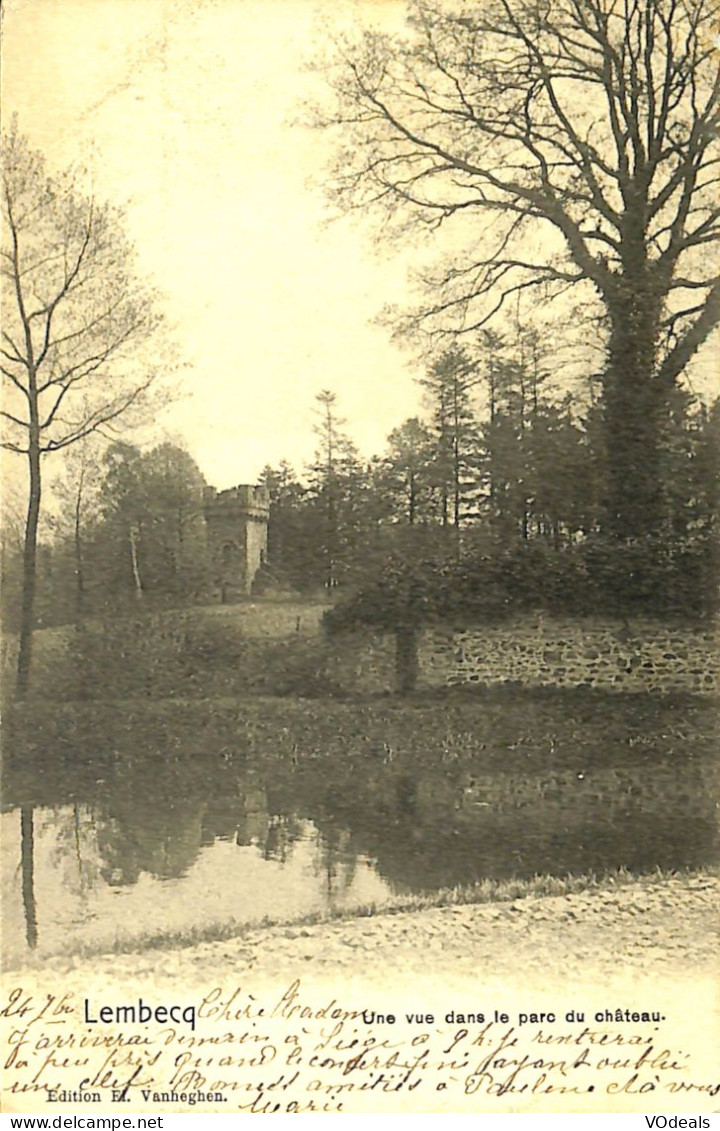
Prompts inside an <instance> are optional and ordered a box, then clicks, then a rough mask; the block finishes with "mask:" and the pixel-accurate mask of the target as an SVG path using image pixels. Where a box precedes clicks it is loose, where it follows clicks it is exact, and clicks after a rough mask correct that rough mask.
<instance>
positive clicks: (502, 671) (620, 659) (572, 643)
mask: <svg viewBox="0 0 720 1131" xmlns="http://www.w3.org/2000/svg"><path fill="white" fill-rule="evenodd" d="M353 639H354V641H355V642H354V643H353ZM392 643H393V641H392V637H391V636H385V637H379V636H374V637H371V636H368V635H358V636H357V637H350V638H348V639H347V640H346V641H345V643H344V645H343V647H342V653H343V655H344V656H345V658H344V660H343V661H342V662H341V663H340V662H339V666H338V676H339V677H340V674H341V676H342V679H341V682H343V684H344V685H345V686H348V688H350V687H352V689H354V690H356V691H366V692H377V691H384V690H390V689H391V688H392V687H393V679H394V671H393V668H394V665H393V663H392V660H391V654H390V653H391V645H392ZM348 653H349V655H348ZM341 669H342V671H341ZM489 683H519V684H524V685H526V686H528V687H597V688H602V689H605V690H615V691H659V692H669V691H678V690H681V691H691V692H701V693H708V694H712V693H713V692H715V691H717V689H718V664H717V652H716V649H715V641H714V637H713V633H712V631H710V629H708V630H702V629H701V628H699V627H696V626H689V625H685V624H682V625H681V624H671V623H662V622H658V621H633V622H632V623H631V624H629V623H627V622H620V621H612V620H609V619H608V620H602V619H593V620H590V619H586V620H582V621H573V620H569V619H568V620H560V619H550V618H546V617H544V616H536V617H528V618H524V619H522V620H515V621H513V622H507V623H504V624H502V625H483V626H482V627H479V626H467V627H463V628H452V629H451V628H447V629H440V628H432V629H427V630H425V631H424V632H423V633H422V634H421V635H420V639H419V679H418V687H419V688H423V687H426V688H436V687H444V686H455V685H462V684H470V685H472V684H489Z"/></svg>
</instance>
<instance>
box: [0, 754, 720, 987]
mask: <svg viewBox="0 0 720 1131" xmlns="http://www.w3.org/2000/svg"><path fill="white" fill-rule="evenodd" d="M160 753H161V754H162V756H158V753H157V752H156V753H155V754H154V755H152V754H149V753H148V752H147V751H142V750H139V752H138V753H137V754H136V755H132V754H128V753H127V752H125V753H124V754H123V755H122V756H119V755H118V752H117V751H113V750H106V751H105V752H101V753H97V752H94V751H88V750H87V749H84V750H82V751H78V752H77V756H74V753H73V751H65V754H64V756H63V760H62V765H57V764H54V763H45V764H44V765H43V766H41V767H38V766H36V767H34V768H32V772H31V768H29V767H27V766H25V767H24V771H23V773H22V775H21V774H19V773H17V772H15V771H12V770H11V772H10V773H9V774H8V775H7V776H6V790H5V800H6V807H5V812H4V813H3V816H2V822H3V830H2V832H3V843H4V846H5V850H4V853H3V867H4V874H3V877H2V887H3V905H4V909H5V910H4V920H5V930H4V935H3V948H4V957H5V961H6V963H8V964H10V965H12V964H16V963H18V962H22V961H23V960H24V959H25V958H27V957H28V955H29V953H30V952H31V951H34V952H35V954H36V955H39V956H47V955H51V954H57V953H72V952H97V951H102V950H110V949H113V948H117V947H121V948H128V947H131V946H136V945H137V946H142V945H148V944H149V943H150V942H152V941H153V940H155V941H157V940H160V939H168V938H170V939H177V941H192V940H193V939H194V938H199V937H203V936H205V937H212V935H213V932H215V933H217V934H227V933H230V932H232V930H233V929H235V928H238V929H239V928H240V927H241V926H243V925H246V924H253V923H259V922H261V921H263V920H264V919H271V920H273V921H279V922H283V921H293V920H297V919H299V918H301V917H303V916H307V915H310V914H318V915H324V914H328V913H331V912H333V911H337V910H351V909H353V908H360V907H365V906H367V905H374V906H376V907H378V908H382V906H383V904H386V903H388V902H390V901H392V900H393V899H396V898H397V897H398V896H401V895H407V894H413V893H432V892H433V891H436V890H438V889H440V888H448V887H456V886H458V885H465V884H471V883H473V882H475V881H479V880H483V879H485V878H490V879H505V878H510V877H519V878H529V877H532V876H534V875H536V874H552V875H560V876H564V875H567V874H569V873H572V874H580V873H583V872H588V871H594V872H599V873H602V872H607V871H613V870H616V869H618V868H620V867H624V868H626V869H629V870H631V871H637V872H639V871H646V870H648V869H651V868H653V867H662V868H668V869H670V868H679V867H697V866H701V865H707V864H711V863H713V862H715V860H716V859H717V837H716V823H715V810H714V807H713V804H712V802H711V800H710V798H711V792H712V791H711V789H710V788H709V783H708V780H707V768H706V764H705V763H704V762H703V761H702V760H701V759H695V758H693V757H691V756H688V757H685V758H682V759H678V758H677V757H675V758H670V757H664V756H662V754H660V755H659V754H658V752H657V751H653V750H650V751H648V752H647V753H646V754H645V756H644V757H641V758H639V757H637V756H633V757H630V753H628V756H627V758H626V759H625V760H622V759H618V758H617V757H615V758H614V759H613V760H612V762H611V763H610V764H608V765H602V763H601V762H600V764H598V760H596V761H595V763H594V764H593V766H592V768H588V765H587V764H586V761H587V760H584V761H583V762H582V763H581V762H579V761H578V762H577V764H573V763H572V760H570V761H569V762H568V763H566V764H565V765H563V766H560V767H554V768H549V767H546V768H543V767H542V766H538V765H534V766H533V767H531V768H527V767H523V766H519V767H518V765H517V764H513V763H512V762H509V763H507V765H506V766H505V768H504V769H503V768H498V767H497V766H494V767H493V768H492V769H489V768H487V767H485V768H484V765H483V761H482V759H480V760H478V759H474V760H472V761H471V760H468V759H464V760H463V759H460V760H456V761H451V762H448V761H447V760H446V756H445V752H440V751H438V753H437V757H435V758H434V757H433V756H432V752H430V753H428V752H427V751H425V754H424V757H423V759H422V763H421V764H416V765H413V764H411V763H410V762H409V761H408V760H407V759H404V760H401V761H400V762H397V761H392V760H390V759H389V758H387V757H383V748H382V747H380V748H379V749H377V750H374V751H372V752H371V753H370V755H368V756H367V757H364V758H359V757H357V758H348V759H343V758H340V757H337V756H328V757H325V758H323V757H320V756H313V757H312V758H308V759H299V760H298V759H294V758H289V759H283V760H282V761H279V760H277V759H274V760H273V759H263V758H255V759H247V758H240V759H235V758H233V757H231V756H228V755H227V753H226V752H223V751H220V752H218V751H216V750H211V751H208V752H206V753H204V754H197V753H195V754H194V755H193V756H192V757H188V756H186V755H182V756H177V757H174V758H168V757H167V756H166V752H160ZM385 753H386V754H387V752H385ZM329 755H332V751H330V752H329Z"/></svg>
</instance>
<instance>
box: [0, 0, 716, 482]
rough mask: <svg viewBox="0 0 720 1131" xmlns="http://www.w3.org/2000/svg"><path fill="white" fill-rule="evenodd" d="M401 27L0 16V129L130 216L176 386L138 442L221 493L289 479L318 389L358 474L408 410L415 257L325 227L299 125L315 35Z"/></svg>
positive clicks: (315, 145)
mask: <svg viewBox="0 0 720 1131" xmlns="http://www.w3.org/2000/svg"><path fill="white" fill-rule="evenodd" d="M403 13H404V3H403V2H402V0H6V3H5V5H4V35H3V40H4V42H3V68H2V94H3V117H4V120H5V121H6V122H7V121H9V119H10V116H11V114H12V113H13V112H16V113H17V116H18V124H19V128H20V130H21V131H22V132H23V133H25V134H26V135H27V136H28V137H29V139H30V141H31V143H32V144H33V145H35V146H36V147H38V148H40V149H41V150H42V151H43V153H44V154H45V156H46V158H47V161H48V163H49V164H50V166H51V167H54V168H58V169H59V168H64V167H66V166H68V165H71V164H74V163H78V162H81V163H83V164H84V165H85V166H86V167H87V169H88V171H89V172H88V176H89V177H90V178H91V180H92V186H93V191H94V193H95V194H96V196H97V197H98V198H100V199H105V200H110V201H112V202H114V203H118V204H124V205H125V207H126V214H127V223H128V229H129V235H130V237H131V239H132V240H133V242H134V243H135V245H136V247H137V250H138V256H139V267H140V269H141V270H142V272H143V274H145V275H147V276H148V277H149V278H151V279H152V280H153V282H154V283H155V284H156V286H157V287H158V288H159V290H160V291H161V292H162V293H163V296H164V298H163V307H164V310H165V312H166V314H167V316H168V319H169V321H170V323H171V325H172V326H173V335H174V340H175V343H176V347H175V349H176V356H177V358H178V360H179V361H180V362H181V363H182V374H183V377H182V385H181V387H180V395H179V396H178V398H177V399H176V401H175V403H174V404H173V405H172V406H170V407H169V408H168V409H167V410H165V411H164V412H163V413H161V414H160V415H159V416H158V418H157V419H156V420H155V421H154V424H153V427H152V429H151V430H148V429H146V430H145V432H144V433H143V434H142V439H143V440H144V442H145V443H151V442H155V441H157V440H162V439H170V440H172V441H174V442H181V443H183V444H185V445H186V446H187V448H188V450H189V451H190V453H191V454H192V455H193V457H194V458H195V459H196V461H197V462H198V464H199V466H200V468H201V470H202V472H203V473H204V475H205V477H206V479H207V480H208V482H210V483H212V484H213V485H215V486H216V487H218V488H220V489H222V488H224V487H228V486H231V485H233V484H236V483H240V482H253V481H255V480H256V479H257V477H258V475H259V473H260V471H261V469H262V468H263V466H264V465H265V464H267V463H270V464H277V463H278V462H279V461H280V460H282V459H287V460H289V462H290V463H292V464H294V465H295V466H296V468H298V470H301V469H302V466H303V465H304V464H305V463H306V462H307V461H309V460H310V459H311V457H312V453H313V450H314V448H315V445H316V437H315V435H314V433H313V426H314V424H315V422H316V419H317V418H316V415H315V412H314V403H315V402H314V398H315V396H316V394H317V393H318V392H319V391H320V390H321V389H325V388H329V389H331V390H333V391H334V392H335V393H336V394H337V397H338V408H339V412H340V414H341V416H343V417H344V418H345V419H346V421H347V429H348V431H349V432H350V434H351V436H352V437H353V439H354V440H355V441H356V443H357V444H358V446H359V447H360V450H361V451H362V452H363V453H364V454H365V455H367V456H369V455H371V454H373V453H375V452H379V451H381V450H382V449H383V448H384V446H385V440H386V437H387V435H388V433H389V432H390V430H391V429H392V428H394V427H395V426H397V425H398V424H399V423H401V422H402V420H404V419H405V418H407V417H409V416H413V415H416V414H417V413H418V412H419V411H421V409H422V391H421V390H420V388H419V387H418V385H417V383H416V378H417V377H419V376H421V375H422V374H421V371H420V367H419V365H418V363H417V362H415V361H413V358H412V356H411V355H409V354H408V353H406V352H403V351H402V350H401V349H400V347H399V346H398V345H396V344H393V342H392V341H391V339H390V335H389V331H388V330H387V329H386V328H384V327H382V326H380V325H378V323H377V316H378V314H379V313H380V311H381V310H382V308H383V307H384V306H385V305H386V304H391V303H396V302H400V304H402V303H403V301H404V300H407V299H408V298H410V297H411V292H410V289H409V283H408V272H409V269H410V267H411V266H412V263H413V262H414V261H415V259H416V258H417V256H418V255H419V254H422V253H421V252H418V250H417V249H416V248H412V249H408V250H407V251H404V250H401V249H399V248H398V247H397V246H396V245H395V246H387V245H385V244H383V243H382V242H379V241H378V240H377V238H376V232H375V229H374V228H373V227H372V225H371V222H370V221H369V220H367V219H363V218H359V217H353V218H352V219H351V218H348V217H344V218H335V219H334V220H333V221H332V222H329V216H330V213H329V209H328V205H327V201H326V197H325V193H324V188H323V186H324V183H325V182H326V180H327V168H328V164H329V161H330V159H331V157H332V149H331V143H330V140H329V139H328V138H327V137H326V136H324V135H322V134H320V133H318V132H317V131H313V130H310V129H308V128H307V127H305V126H303V125H302V124H300V121H299V119H301V117H302V115H303V113H304V111H305V107H306V105H307V102H308V99H312V98H313V97H315V96H317V95H318V94H321V92H322V90H323V89H324V88H323V85H322V79H321V77H320V75H319V74H318V73H317V71H313V69H312V68H311V66H310V64H311V63H312V62H313V61H314V60H317V59H318V58H319V57H321V55H322V52H323V51H324V50H326V49H327V47H328V44H329V39H330V36H331V35H332V34H334V33H337V32H338V31H341V32H342V31H344V30H347V29H349V28H351V27H353V26H357V25H359V24H363V25H366V24H368V23H374V24H376V25H377V26H379V27H381V28H382V29H384V30H388V31H390V32H391V33H397V32H399V31H400V30H401V28H402V26H403V24H402V18H403ZM712 369H713V372H714V373H716V369H715V366H714V365H713V366H712ZM705 371H706V373H707V374H709V373H710V363H709V362H708V361H707V360H706V362H705ZM700 373H701V376H702V366H701V367H700ZM706 383H707V382H706Z"/></svg>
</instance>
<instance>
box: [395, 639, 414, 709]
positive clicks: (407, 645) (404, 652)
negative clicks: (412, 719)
mask: <svg viewBox="0 0 720 1131" xmlns="http://www.w3.org/2000/svg"><path fill="white" fill-rule="evenodd" d="M395 673H396V676H397V688H398V692H399V693H400V695H411V694H412V692H413V691H414V690H415V687H416V685H417V677H418V640H417V628H416V627H415V625H408V624H402V625H398V627H397V628H396V629H395Z"/></svg>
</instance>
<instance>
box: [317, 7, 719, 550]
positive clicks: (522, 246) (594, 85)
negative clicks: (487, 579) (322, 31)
mask: <svg viewBox="0 0 720 1131" xmlns="http://www.w3.org/2000/svg"><path fill="white" fill-rule="evenodd" d="M719 19H720V3H719V2H718V0H482V2H481V3H469V2H467V0H447V2H443V3H425V2H423V0H415V2H414V3H413V4H412V6H411V8H410V12H409V17H408V25H409V35H408V37H407V38H406V39H402V40H399V39H398V38H390V37H389V36H384V35H381V34H378V33H375V32H366V33H365V34H364V36H363V37H362V38H361V39H359V40H358V41H356V42H345V43H344V44H341V45H339V47H338V49H337V52H336V54H335V56H334V59H333V61H332V62H331V64H330V69H329V77H330V82H331V85H332V87H333V89H334V92H335V97H334V101H333V103H332V106H331V108H330V109H329V110H323V111H321V112H320V115H319V124H320V125H323V126H326V127H334V128H337V127H339V128H340V131H341V134H340V139H339V142H338V145H339V160H338V163H337V168H336V170H335V175H334V177H333V180H332V188H331V191H332V193H333V195H334V196H335V198H336V200H337V201H338V202H339V203H340V205H341V206H342V207H344V208H353V209H366V208H372V207H375V206H379V207H380V208H381V209H382V210H383V213H384V215H386V216H387V215H389V216H390V219H391V221H392V223H393V224H395V225H398V226H399V228H400V231H401V234H407V232H408V231H409V230H414V231H417V230H418V229H419V228H421V227H422V226H424V227H425V228H426V229H428V230H430V231H437V230H438V229H442V230H443V231H445V230H446V229H449V232H448V233H447V235H448V236H449V246H450V247H451V248H452V249H453V251H452V254H451V255H450V257H449V259H446V261H445V263H444V264H443V265H442V266H441V267H440V268H438V270H437V271H435V272H430V273H428V274H427V275H426V276H425V280H424V281H425V283H426V286H427V301H426V302H425V303H424V305H423V306H422V309H421V310H419V311H418V312H416V321H417V322H419V323H420V324H422V325H423V326H424V327H426V328H428V329H430V330H431V331H432V332H444V331H447V330H448V329H449V330H450V331H452V332H454V333H458V332H472V331H477V330H478V328H480V327H484V326H486V325H488V323H489V322H490V321H491V320H492V319H493V317H494V316H495V315H497V314H498V312H499V311H501V310H502V308H503V306H504V305H505V304H506V303H507V302H508V300H509V299H510V297H511V296H518V295H520V294H528V293H529V294H533V293H537V292H539V293H537V298H540V297H541V295H548V294H550V295H557V294H559V293H563V292H566V291H568V290H569V289H576V288H578V287H580V288H581V293H583V289H584V293H585V295H586V296H587V295H590V294H592V293H594V295H595V297H596V299H597V300H599V313H600V314H601V317H602V322H603V325H604V329H605V334H606V342H605V348H606V365H605V371H604V378H603V410H604V421H605V431H606V441H607V450H608V464H609V476H608V483H609V490H608V499H607V500H606V503H607V520H606V521H607V524H608V527H609V529H610V530H611V531H612V532H613V533H614V534H615V535H616V536H618V537H630V536H632V535H636V534H642V533H643V532H646V531H651V530H654V529H656V528H657V526H658V523H659V514H660V509H661V508H660V506H659V502H660V484H659V477H658V474H657V451H658V445H659V438H660V434H661V432H662V429H663V427H664V424H665V421H666V419H667V405H668V401H669V398H670V396H671V394H672V391H673V388H674V386H675V384H676V382H677V381H678V378H679V377H680V375H681V374H682V372H683V370H684V368H685V367H686V366H687V365H688V363H689V361H690V360H691V358H692V357H693V355H694V354H695V353H696V351H697V350H698V349H699V347H700V346H701V345H702V344H703V342H705V340H706V339H707V337H708V335H709V334H710V332H711V330H712V329H713V328H714V327H715V326H716V325H717V322H718V320H719V319H720V274H719V273H718V264H717V256H713V254H712V253H713V249H715V248H716V247H717V244H718V241H719V240H720V205H718V184H719V183H720V172H719V166H718V161H719V160H720V148H719V146H718V135H719V131H718V126H719V125H720V77H719V75H720V72H719V70H718V49H717V41H716V37H717V29H718V26H720V25H719V22H718V21H719Z"/></svg>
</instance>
